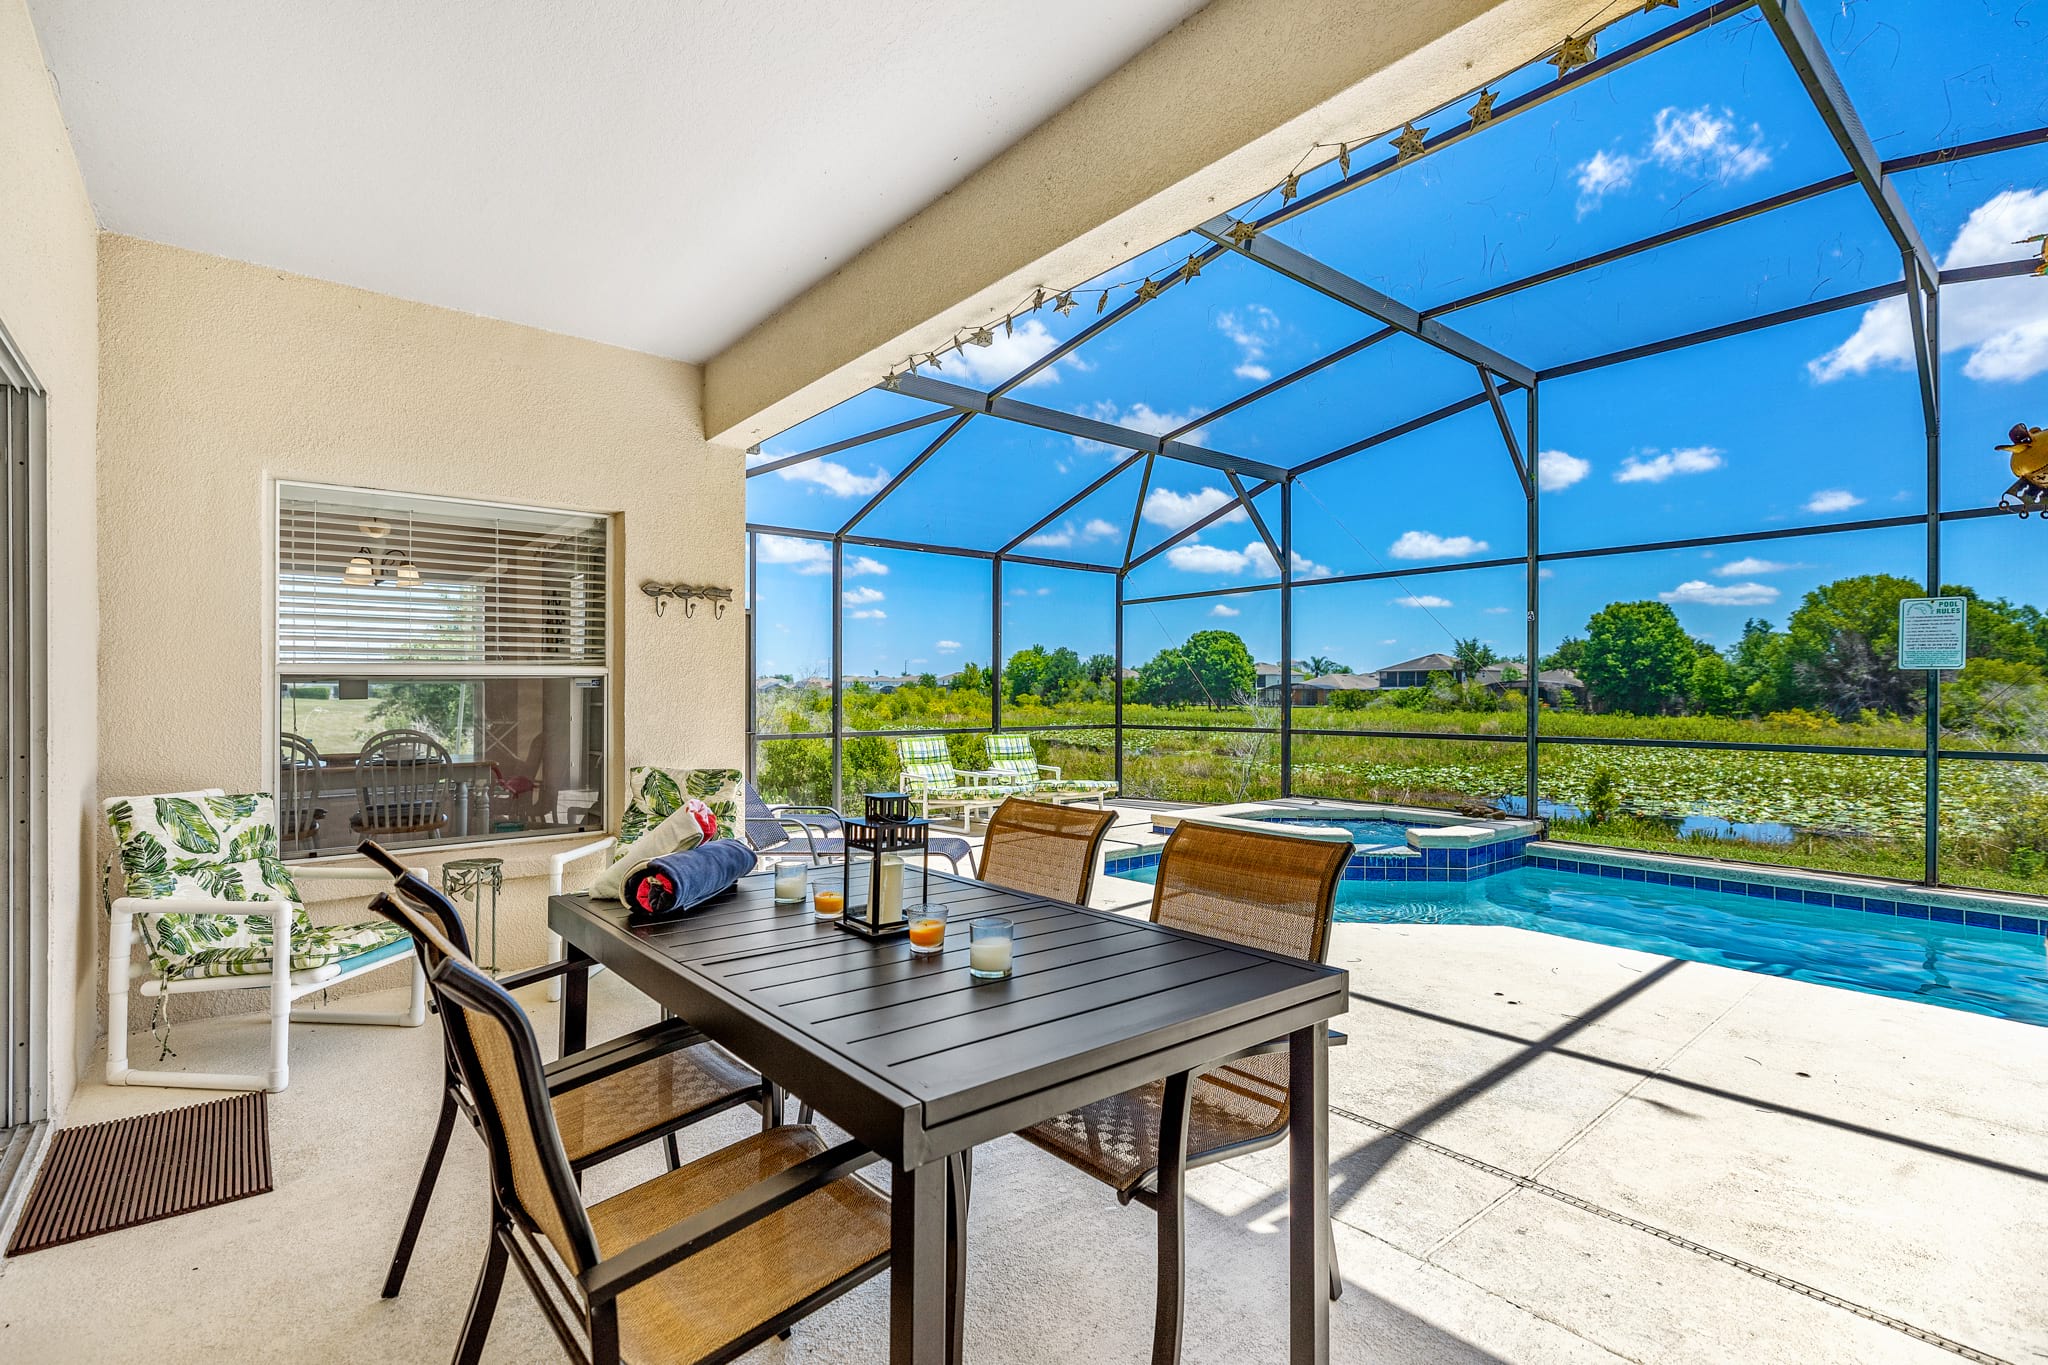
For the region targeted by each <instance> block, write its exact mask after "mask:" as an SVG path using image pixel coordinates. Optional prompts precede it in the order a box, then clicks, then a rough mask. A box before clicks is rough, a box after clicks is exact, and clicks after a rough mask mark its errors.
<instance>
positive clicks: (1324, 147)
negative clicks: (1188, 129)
mask: <svg viewBox="0 0 2048 1365" xmlns="http://www.w3.org/2000/svg"><path fill="white" fill-rule="evenodd" d="M1678 7H1679V5H1678V0H1625V2H1620V3H1618V0H1610V3H1608V4H1607V5H1606V6H1604V7H1603V9H1602V10H1601V11H1600V13H1601V15H1607V16H1608V17H1596V18H1594V19H1593V20H1591V21H1590V22H1588V23H1587V24H1585V25H1584V26H1582V27H1581V28H1579V29H1578V30H1576V31H1574V32H1572V33H1568V34H1566V35H1565V37H1564V38H1563V39H1562V40H1560V41H1559V43H1558V44H1557V46H1555V47H1553V48H1551V49H1549V52H1548V55H1547V56H1544V57H1543V58H1542V60H1543V61H1544V62H1545V63H1546V64H1547V65H1550V66H1554V67H1556V68H1557V75H1556V76H1555V77H1554V79H1556V80H1560V81H1562V80H1565V79H1566V78H1568V77H1569V76H1570V75H1571V74H1572V73H1573V72H1574V71H1578V70H1579V69H1581V68H1583V67H1586V66H1589V65H1591V64H1592V63H1593V62H1594V61H1596V60H1598V58H1599V42H1598V39H1599V35H1600V33H1601V31H1602V30H1603V29H1605V28H1607V27H1609V26H1610V25H1613V24H1616V23H1619V22H1620V21H1621V20H1623V19H1628V18H1634V17H1636V16H1639V15H1646V14H1649V13H1651V12H1653V11H1655V10H1660V9H1677V8H1678ZM1616 8H1619V9H1620V11H1621V12H1620V13H1618V14H1612V15H1608V12H1609V11H1611V10H1615V9H1616ZM1468 97H1469V98H1472V99H1473V101H1474V103H1473V104H1472V107H1471V108H1469V109H1467V110H1465V123H1464V125H1463V126H1462V127H1459V128H1453V129H1451V130H1450V131H1448V132H1446V133H1445V134H1443V136H1442V137H1441V138H1439V139H1438V145H1437V146H1435V147H1432V146H1430V145H1429V143H1428V141H1427V139H1428V137H1429V128H1430V125H1428V124H1424V125H1422V126H1421V127H1417V126H1416V124H1415V121H1414V120H1413V119H1408V120H1405V121H1404V122H1403V123H1402V124H1401V128H1400V131H1399V132H1398V133H1397V134H1396V135H1395V136H1394V137H1392V138H1390V139H1389V140H1388V142H1387V145H1388V146H1390V147H1392V148H1393V149H1394V155H1393V157H1392V158H1391V159H1390V160H1386V161H1382V162H1380V163H1378V164H1376V165H1373V166H1368V167H1366V168H1365V170H1364V171H1363V172H1361V174H1363V175H1366V176H1372V175H1375V174H1380V173H1384V171H1385V170H1387V169H1391V168H1392V167H1395V166H1404V165H1407V164H1408V163H1409V162H1412V161H1415V160H1418V159H1420V158H1422V157H1424V156H1427V155H1429V154H1431V153H1432V152H1435V151H1438V150H1440V149H1441V148H1442V147H1443V146H1447V145H1449V144H1450V143H1451V142H1454V141H1457V140H1460V139H1462V138H1464V137H1467V136H1469V135H1471V134H1472V133H1474V132H1477V131H1478V130H1479V129H1481V128H1483V127H1485V126H1486V125H1487V124H1489V123H1491V122H1493V120H1494V118H1495V110H1494V103H1495V101H1496V100H1498V99H1499V98H1500V92H1499V91H1497V90H1495V89H1493V87H1492V84H1491V83H1488V84H1487V85H1484V86H1481V87H1480V89H1479V90H1478V91H1477V92H1476V93H1474V94H1472V95H1470V96H1468ZM1457 102H1458V101H1456V100H1451V101H1446V102H1445V104H1443V105H1442V106H1439V110H1441V109H1448V108H1450V107H1451V106H1452V105H1454V104H1456V103H1457ZM1371 141H1372V139H1371V138H1347V139H1345V140H1344V141H1342V142H1315V143H1311V144H1310V145H1309V148H1308V150H1307V151H1305V152H1303V153H1302V155H1301V159H1300V160H1298V161H1296V162H1295V163H1294V167H1293V169H1291V170H1290V171H1288V172H1287V174H1286V175H1285V176H1283V177H1282V178H1281V179H1280V181H1279V182H1278V183H1277V184H1275V185H1273V186H1272V187H1271V188H1270V189H1268V190H1266V192H1265V193H1263V194H1261V195H1259V196H1258V197H1257V198H1256V199H1253V200H1252V201H1251V202H1250V203H1248V204H1246V205H1245V206H1244V208H1243V209H1242V210H1241V212H1242V213H1243V215H1244V216H1243V217H1241V218H1232V219H1231V222H1230V228H1229V230H1228V231H1227V232H1226V233H1225V235H1226V236H1227V237H1228V238H1229V239H1230V245H1231V246H1232V247H1234V248H1235V249H1237V250H1238V251H1242V252H1247V253H1248V252H1249V251H1250V250H1251V243H1252V240H1253V239H1254V238H1256V237H1257V236H1258V234H1259V232H1260V226H1259V223H1258V221H1257V219H1258V217H1259V214H1258V210H1259V207H1260V206H1261V205H1262V204H1264V203H1266V202H1267V201H1268V200H1270V199H1271V198H1272V197H1273V196H1274V195H1276V194H1277V195H1278V196H1279V197H1280V204H1281V206H1282V207H1283V208H1284V207H1286V206H1287V205H1290V204H1292V203H1294V201H1295V200H1296V199H1298V198H1299V197H1300V195H1301V181H1302V177H1303V175H1304V174H1305V173H1306V172H1307V171H1308V170H1310V169H1312V166H1311V163H1315V164H1327V162H1328V161H1329V160H1330V159H1331V158H1328V157H1324V158H1322V160H1321V161H1318V159H1317V158H1318V154H1319V153H1323V152H1327V151H1329V150H1332V149H1334V150H1335V151H1336V153H1337V155H1336V157H1335V158H1334V159H1335V161H1336V163H1337V174H1338V177H1339V183H1341V182H1342V181H1345V180H1349V179H1350V177H1351V153H1352V149H1353V148H1355V147H1362V146H1364V145H1366V144H1367V143H1369V142H1371ZM1318 193H1319V194H1320V193H1321V191H1318ZM1298 211H1299V210H1297V212H1298ZM2028 240H2029V241H2036V240H2039V239H2038V238H2029V239H2028ZM1202 256H1203V253H1202V252H1200V251H1195V252H1191V253H1189V255H1188V257H1187V259H1186V260H1184V261H1182V262H1180V263H1179V264H1178V265H1172V266H1167V267H1164V268H1162V269H1156V270H1153V271H1149V272H1147V273H1146V274H1144V275H1142V276H1140V277H1137V278H1135V279H1124V280H1112V281H1110V282H1109V283H1107V284H1094V283H1088V282H1084V283H1083V284H1079V285H1073V286H1071V287H1069V288H1066V289H1058V290H1050V291H1049V290H1048V289H1047V288H1046V287H1045V286H1043V285H1040V286H1038V287H1036V288H1034V289H1033V290H1032V291H1031V298H1030V299H1029V300H1028V301H1027V302H1025V303H1022V304H1020V305H1019V306H1018V307H1016V308H1014V309H1012V310H1011V311H1010V312H1007V313H1005V314H1003V317H1002V327H1003V335H1004V336H1006V337H1008V336H1012V335H1014V334H1015V333H1014V328H1015V326H1016V324H1017V322H1018V321H1019V320H1021V319H1025V318H1028V317H1029V316H1030V315H1031V314H1033V313H1037V312H1039V311H1040V310H1041V309H1044V308H1046V307H1048V306H1049V307H1051V309H1052V310H1053V311H1054V312H1055V313H1058V314H1059V315H1060V316H1061V317H1067V316H1069V315H1070V314H1072V313H1073V311H1074V309H1075V308H1076V307H1078V306H1079V302H1080V300H1079V298H1078V296H1079V295H1082V294H1093V295H1094V296H1095V308H1094V310H1093V311H1094V314H1095V316H1097V317H1101V316H1102V315H1104V314H1106V313H1107V312H1108V311H1109V301H1110V298H1111V297H1112V296H1113V295H1116V294H1119V293H1121V292H1122V291H1124V290H1126V289H1128V290H1131V291H1132V293H1131V299H1130V303H1131V305H1132V306H1137V305H1141V304H1146V303H1150V302H1151V301H1152V300H1154V299H1156V298H1158V297H1159V295H1160V294H1161V293H1163V292H1164V291H1165V290H1167V289H1169V288H1171V287H1172V286H1174V285H1176V284H1186V283H1188V282H1190V281H1192V280H1194V279H1196V278H1198V277H1199V276H1200V275H1201V273H1202ZM2043 260H2044V265H2043V269H2044V270H2048V244H2044V246H2043ZM2036 273H2041V272H2036ZM994 344H995V332H994V324H993V323H983V324H981V325H979V326H976V327H973V328H965V329H962V330H961V331H960V332H958V333H955V334H954V337H953V339H952V340H951V341H949V342H947V343H946V344H944V345H943V346H940V347H938V348H936V349H935V350H931V351H927V352H925V353H924V354H922V355H919V354H917V353H915V352H912V353H911V354H910V355H908V356H906V357H905V358H904V359H903V360H902V361H900V362H898V363H897V364H896V365H895V366H893V367H891V369H890V370H889V372H888V374H886V375H884V376H883V378H882V387H883V388H885V389H890V390H894V389H897V388H898V387H899V386H900V384H901V382H902V379H903V376H904V375H906V374H916V373H917V372H918V371H919V370H922V369H925V368H930V369H933V370H939V371H943V370H944V369H945V362H944V358H945V357H946V356H947V355H949V354H953V353H955V352H958V353H962V354H964V353H965V352H966V350H967V348H968V347H969V346H993V345H994Z"/></svg>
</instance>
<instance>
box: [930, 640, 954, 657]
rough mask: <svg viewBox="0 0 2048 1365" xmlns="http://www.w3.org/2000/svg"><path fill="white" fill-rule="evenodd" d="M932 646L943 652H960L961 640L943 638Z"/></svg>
mask: <svg viewBox="0 0 2048 1365" xmlns="http://www.w3.org/2000/svg"><path fill="white" fill-rule="evenodd" d="M932 648H933V649H936V650H937V651H939V653H941V654H958V653H959V652H960V642H959V641H958V640H941V641H939V642H938V643H937V644H935V645H933V646H932Z"/></svg>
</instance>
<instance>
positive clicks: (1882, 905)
mask: <svg viewBox="0 0 2048 1365" xmlns="http://www.w3.org/2000/svg"><path fill="white" fill-rule="evenodd" d="M1863 913H1864V914H1866V915H1896V914H1898V913H1899V903H1898V902H1897V901H1888V900H1880V899H1878V898H1877V897H1876V896H1865V897H1864V898H1863Z"/></svg>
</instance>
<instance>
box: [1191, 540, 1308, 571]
mask: <svg viewBox="0 0 2048 1365" xmlns="http://www.w3.org/2000/svg"><path fill="white" fill-rule="evenodd" d="M1166 562H1167V563H1168V564H1171V565H1172V566H1173V567H1174V568H1176V569H1179V570H1180V571H1181V572H1182V573H1206V574H1230V575H1232V576H1235V575H1237V574H1242V573H1251V574H1255V575H1257V576H1259V577H1261V578H1273V577H1276V576H1278V574H1279V572H1280V564H1279V561H1278V560H1276V559H1274V558H1273V554H1272V551H1270V550H1268V549H1267V548H1266V542H1265V541H1263V540H1255V541H1252V542H1251V543H1250V544H1249V545H1246V546H1245V547H1244V548H1243V549H1242V550H1232V549H1229V548H1228V547H1226V546H1222V545H1204V544H1203V543H1202V542H1201V541H1199V540H1187V541H1182V542H1181V543H1180V544H1178V545H1176V546H1174V547H1173V548H1172V549H1170V550H1168V551H1167V552H1166ZM1294 574H1295V577H1297V578H1328V577H1329V576H1330V569H1329V566H1327V565H1324V564H1318V563H1316V562H1315V561H1314V560H1312V559H1310V558H1309V557H1308V556H1307V555H1304V554H1302V553H1301V551H1299V550H1296V551H1295V552H1294Z"/></svg>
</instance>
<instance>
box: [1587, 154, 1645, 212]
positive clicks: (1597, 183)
mask: <svg viewBox="0 0 2048 1365" xmlns="http://www.w3.org/2000/svg"><path fill="white" fill-rule="evenodd" d="M1576 170H1577V173H1578V177H1579V217H1581V218H1583V217H1585V216H1586V215H1587V214H1589V213H1591V212H1592V211H1593V210H1594V209H1597V208H1599V207H1600V201H1601V200H1602V199H1605V198H1606V197H1607V196H1608V195H1610V194H1612V193H1614V192H1615V191H1616V190H1625V189H1627V188H1628V187H1629V185H1630V183H1631V182H1633V181H1634V179H1635V175H1636V159H1635V158H1634V157H1632V156H1630V155H1629V154H1628V153H1626V152H1609V151H1606V150H1604V149H1603V150H1601V151H1597V152H1595V153H1593V155H1591V156H1589V157H1587V158H1586V159H1585V160H1584V161H1581V162H1580V163H1579V164H1578V166H1577V167H1576Z"/></svg>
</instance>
